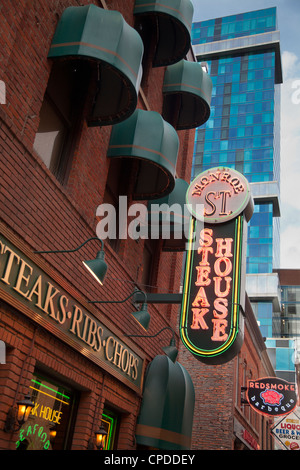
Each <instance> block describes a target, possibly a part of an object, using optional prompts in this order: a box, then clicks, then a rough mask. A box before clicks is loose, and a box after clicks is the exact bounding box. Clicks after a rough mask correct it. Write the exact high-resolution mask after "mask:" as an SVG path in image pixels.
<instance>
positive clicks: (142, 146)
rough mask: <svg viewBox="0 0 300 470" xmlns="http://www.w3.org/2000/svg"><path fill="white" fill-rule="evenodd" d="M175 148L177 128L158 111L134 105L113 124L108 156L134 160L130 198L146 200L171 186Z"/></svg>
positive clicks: (173, 175) (160, 195)
mask: <svg viewBox="0 0 300 470" xmlns="http://www.w3.org/2000/svg"><path fill="white" fill-rule="evenodd" d="M178 149H179V138H178V135H177V132H176V131H175V129H174V128H173V127H172V126H171V125H170V124H169V123H167V122H166V121H164V119H163V118H162V117H161V115H160V114H159V113H157V112H155V111H144V110H141V109H136V110H135V112H134V113H133V114H132V116H130V117H129V118H128V119H126V121H123V122H121V123H119V124H116V125H115V126H113V128H112V132H111V137H110V142H109V146H108V152H107V156H108V157H109V158H126V159H134V160H135V163H136V165H137V170H136V171H137V173H136V174H137V176H136V184H135V189H134V194H133V198H134V199H136V200H148V199H154V198H159V197H162V196H164V195H166V194H169V193H170V192H171V191H172V190H173V188H174V185H175V173H176V162H177V156H178Z"/></svg>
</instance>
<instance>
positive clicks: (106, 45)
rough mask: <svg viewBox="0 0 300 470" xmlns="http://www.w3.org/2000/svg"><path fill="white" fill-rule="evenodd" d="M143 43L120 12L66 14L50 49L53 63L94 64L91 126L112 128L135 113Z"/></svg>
mask: <svg viewBox="0 0 300 470" xmlns="http://www.w3.org/2000/svg"><path fill="white" fill-rule="evenodd" d="M143 52H144V46H143V42H142V40H141V37H140V35H139V34H138V33H137V32H136V31H135V29H134V28H132V27H131V26H129V25H128V24H127V23H126V21H125V20H124V18H123V16H122V15H121V13H119V12H118V11H109V10H104V9H102V8H99V7H97V6H95V5H87V6H80V7H69V8H66V10H65V11H64V12H63V14H62V16H61V18H60V20H59V22H58V25H57V28H56V31H55V34H54V37H53V40H52V44H51V47H50V51H49V54H48V57H49V58H51V59H56V60H57V59H69V60H72V59H79V58H80V59H83V60H87V61H89V62H91V61H92V63H93V65H94V69H95V76H94V82H95V85H94V86H95V93H94V95H95V96H94V102H93V107H92V112H91V115H90V118H89V125H93V126H96V125H101V126H102V125H111V124H114V123H116V122H119V121H121V120H123V119H126V118H127V117H128V116H129V115H130V114H132V112H133V111H134V110H135V108H136V105H137V95H138V90H139V86H140V81H141V76H142V67H141V61H142V56H143Z"/></svg>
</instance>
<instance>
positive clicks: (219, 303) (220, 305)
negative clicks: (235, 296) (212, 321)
mask: <svg viewBox="0 0 300 470" xmlns="http://www.w3.org/2000/svg"><path fill="white" fill-rule="evenodd" d="M227 306H228V300H227V299H216V300H215V301H214V307H215V309H216V310H214V311H213V314H214V317H215V318H219V319H221V318H226V317H227V314H228V310H227ZM218 312H221V313H218Z"/></svg>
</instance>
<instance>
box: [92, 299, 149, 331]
mask: <svg viewBox="0 0 300 470" xmlns="http://www.w3.org/2000/svg"><path fill="white" fill-rule="evenodd" d="M137 292H139V293H142V294H143V295H144V302H143V303H142V307H141V309H140V310H137V311H136V312H131V315H132V316H133V317H134V318H135V320H136V321H137V322H139V324H140V325H141V326H142V327H143V328H144V330H146V331H147V330H148V328H149V323H150V314H149V312H148V305H147V295H146V294H145V292H143V291H141V290H135V291H134V292H132V293H131V294H130V295H129V296H128V297H126V299H124V300H89V301H88V302H89V303H90V304H122V303H124V302H126V300H128V299H130V297H132V296H133V295H135V294H136V293H137Z"/></svg>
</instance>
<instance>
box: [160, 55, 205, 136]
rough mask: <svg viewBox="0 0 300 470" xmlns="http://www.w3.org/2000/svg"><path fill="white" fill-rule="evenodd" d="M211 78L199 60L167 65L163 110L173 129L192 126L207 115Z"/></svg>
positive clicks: (190, 127) (200, 121) (202, 121)
mask: <svg viewBox="0 0 300 470" xmlns="http://www.w3.org/2000/svg"><path fill="white" fill-rule="evenodd" d="M211 94H212V80H211V78H210V76H209V75H208V74H207V73H206V72H205V71H204V70H203V69H202V67H201V64H200V63H198V62H189V61H187V60H181V61H180V62H178V63H177V64H174V65H170V66H169V67H168V68H167V69H166V72H165V77H164V83H163V112H162V115H163V117H164V119H166V121H168V122H170V123H171V124H172V125H173V126H174V127H175V129H192V128H196V127H199V126H201V125H202V124H204V123H205V122H206V121H207V120H208V118H209V116H210V102H211Z"/></svg>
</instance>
